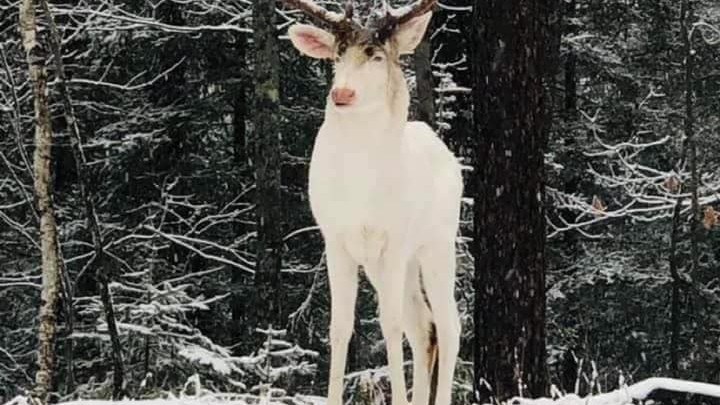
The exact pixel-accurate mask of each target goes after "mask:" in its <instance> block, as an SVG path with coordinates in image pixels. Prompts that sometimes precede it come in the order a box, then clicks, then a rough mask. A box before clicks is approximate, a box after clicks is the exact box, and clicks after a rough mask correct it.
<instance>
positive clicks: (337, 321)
mask: <svg viewBox="0 0 720 405" xmlns="http://www.w3.org/2000/svg"><path fill="white" fill-rule="evenodd" d="M326 254H327V265H328V280H329V284H330V381H329V383H328V405H342V403H343V402H342V396H343V386H344V384H343V381H344V378H345V362H346V359H347V351H348V343H350V337H351V336H352V330H353V325H354V322H355V299H356V297H357V289H358V266H357V264H356V263H355V262H354V261H353V260H352V258H351V257H350V256H349V255H348V254H347V252H346V251H345V249H344V248H343V246H342V244H339V243H335V242H326Z"/></svg>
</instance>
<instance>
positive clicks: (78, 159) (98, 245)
mask: <svg viewBox="0 0 720 405" xmlns="http://www.w3.org/2000/svg"><path fill="white" fill-rule="evenodd" d="M40 3H41V5H42V7H43V12H44V13H45V15H46V17H47V19H48V22H49V25H50V43H51V46H52V51H53V54H54V58H53V59H54V61H55V68H56V74H57V76H58V88H59V90H60V93H61V96H62V100H63V113H64V115H65V122H66V125H67V126H68V128H69V129H70V134H71V137H70V143H71V146H72V153H73V157H74V160H75V165H76V171H77V176H78V185H79V186H80V195H81V197H82V199H83V203H84V208H85V216H86V218H87V226H88V231H89V232H90V234H91V235H92V239H93V246H94V250H95V259H94V261H95V264H96V266H97V273H98V276H97V280H98V284H99V289H100V298H101V301H102V303H103V308H104V310H105V321H106V323H107V325H108V334H109V335H110V342H111V347H112V352H111V358H112V359H113V398H114V399H119V398H120V397H121V396H122V394H123V381H124V374H125V372H124V366H123V360H122V345H121V343H120V337H119V334H118V330H117V325H116V322H115V310H114V309H113V303H112V297H111V295H110V288H109V283H110V273H111V271H110V270H111V269H110V267H109V265H110V263H109V258H108V257H107V255H106V254H105V248H104V246H105V243H104V241H103V238H102V234H101V232H100V225H99V224H98V216H97V211H96V209H95V204H94V202H93V199H92V193H91V192H90V191H89V186H90V181H89V180H88V178H87V174H88V168H87V159H86V157H85V153H84V151H83V148H82V138H81V136H80V129H79V127H78V123H77V119H76V117H75V109H74V108H73V105H72V98H71V96H70V91H69V89H68V88H67V83H66V80H65V66H64V64H63V62H62V41H61V39H60V33H59V32H58V29H57V26H56V25H55V20H54V18H53V16H52V13H51V12H50V7H48V3H47V1H46V0H40Z"/></svg>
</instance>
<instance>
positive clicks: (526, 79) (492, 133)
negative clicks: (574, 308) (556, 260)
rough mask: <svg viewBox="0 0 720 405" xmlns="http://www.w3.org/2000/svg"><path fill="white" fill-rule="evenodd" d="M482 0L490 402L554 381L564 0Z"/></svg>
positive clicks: (480, 299)
mask: <svg viewBox="0 0 720 405" xmlns="http://www.w3.org/2000/svg"><path fill="white" fill-rule="evenodd" d="M474 4H475V7H474V13H473V24H472V27H473V28H472V38H471V41H470V43H471V48H472V60H471V63H472V69H473V80H474V86H473V91H474V93H473V98H474V103H475V126H476V128H475V131H476V133H477V136H478V138H477V142H476V149H475V175H476V178H475V182H476V194H475V205H474V221H475V224H474V225H475V238H474V240H475V242H474V246H473V249H474V254H475V283H476V284H475V289H476V300H475V339H476V342H475V358H474V361H475V367H474V370H475V387H476V393H477V395H478V398H477V399H478V400H479V401H481V403H484V402H487V401H488V400H491V399H492V398H496V399H499V400H504V399H507V398H508V397H511V396H513V395H519V394H522V395H530V396H539V395H542V394H543V393H544V392H545V390H546V386H547V384H546V366H545V358H546V354H545V212H544V208H543V198H544V191H545V184H544V152H545V147H546V138H547V136H546V129H547V126H548V122H547V120H546V119H545V106H544V91H543V77H544V75H545V74H546V72H548V71H551V70H550V69H548V70H546V69H547V66H545V65H546V62H547V60H546V50H547V47H546V43H547V42H548V41H551V40H552V36H551V34H550V32H549V31H550V29H549V27H550V24H549V19H550V17H551V16H554V10H555V3H554V1H553V0H502V1H500V0H476V1H475V3H474ZM490 387H491V388H490ZM519 387H520V388H519ZM519 390H521V391H522V392H518V391H519Z"/></svg>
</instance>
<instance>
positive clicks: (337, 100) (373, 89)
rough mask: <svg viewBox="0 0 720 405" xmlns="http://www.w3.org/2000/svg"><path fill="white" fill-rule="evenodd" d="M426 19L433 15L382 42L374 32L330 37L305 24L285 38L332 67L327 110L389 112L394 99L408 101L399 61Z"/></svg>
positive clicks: (416, 41) (416, 40) (412, 22)
mask: <svg viewBox="0 0 720 405" xmlns="http://www.w3.org/2000/svg"><path fill="white" fill-rule="evenodd" d="M430 17H431V13H427V14H425V15H422V16H420V17H417V18H415V19H413V20H410V21H409V22H407V23H406V24H403V25H401V26H399V27H397V29H395V31H394V33H392V35H390V36H388V37H387V38H384V39H379V38H380V36H378V35H377V34H376V33H375V32H374V31H372V30H365V31H361V32H352V33H350V34H349V35H334V34H332V33H330V32H328V31H325V30H322V29H320V28H317V27H314V26H311V25H304V24H296V25H293V26H292V27H290V30H289V31H288V34H289V36H290V39H291V40H292V43H293V45H295V47H296V48H297V49H298V50H300V52H302V53H303V54H305V55H307V56H310V57H313V58H317V59H331V60H332V61H333V62H334V67H335V76H334V79H333V86H332V89H331V91H330V94H329V95H328V105H329V106H330V107H331V108H333V109H335V110H337V111H361V110H362V111H367V110H373V109H375V108H378V107H380V108H382V107H390V108H392V106H393V105H394V101H395V100H396V98H398V97H405V98H407V87H406V86H405V81H404V80H405V79H404V77H403V73H402V70H401V68H400V59H399V58H400V55H402V54H409V53H412V52H413V51H414V50H415V47H416V46H417V45H418V44H419V43H420V41H421V40H422V37H423V35H424V33H425V30H426V29H427V25H428V22H429V21H430ZM403 92H404V93H403Z"/></svg>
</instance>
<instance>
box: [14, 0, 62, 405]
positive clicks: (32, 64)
mask: <svg viewBox="0 0 720 405" xmlns="http://www.w3.org/2000/svg"><path fill="white" fill-rule="evenodd" d="M19 18H20V32H21V34H22V41H23V47H24V48H25V53H26V56H27V63H28V69H29V74H30V80H31V81H32V85H33V98H34V107H35V152H34V155H33V175H34V177H35V180H34V187H35V200H36V202H37V209H38V213H39V215H40V246H41V258H42V263H41V269H42V291H41V293H40V315H39V319H38V351H37V352H38V354H37V356H38V357H37V363H38V370H37V372H36V374H35V389H34V392H33V396H34V397H35V399H36V400H37V401H39V402H41V403H43V404H44V403H47V401H48V397H49V394H50V391H51V390H52V377H53V373H54V367H55V335H56V329H57V306H58V295H59V291H60V272H59V269H60V267H59V260H58V242H57V226H56V223H55V215H54V209H53V200H52V183H51V182H52V176H51V173H50V167H51V164H50V163H51V158H52V155H51V149H52V142H53V136H52V126H51V121H50V108H49V105H48V88H47V71H46V69H45V61H46V52H45V49H43V47H42V46H41V44H40V43H39V42H38V40H37V37H36V27H37V24H36V21H35V2H34V1H33V0H23V1H22V2H20V13H19Z"/></svg>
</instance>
